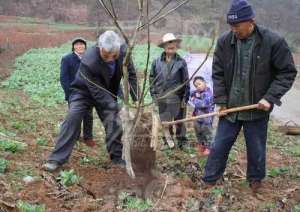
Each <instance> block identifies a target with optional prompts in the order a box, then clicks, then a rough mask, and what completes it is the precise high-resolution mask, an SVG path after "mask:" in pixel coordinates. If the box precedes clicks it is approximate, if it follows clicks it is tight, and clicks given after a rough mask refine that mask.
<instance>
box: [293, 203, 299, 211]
mask: <svg viewBox="0 0 300 212" xmlns="http://www.w3.org/2000/svg"><path fill="white" fill-rule="evenodd" d="M294 210H295V212H300V203H299V204H298V205H295V207H294Z"/></svg>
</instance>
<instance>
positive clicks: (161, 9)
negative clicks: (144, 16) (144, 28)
mask: <svg viewBox="0 0 300 212" xmlns="http://www.w3.org/2000/svg"><path fill="white" fill-rule="evenodd" d="M171 1H173V0H169V1H167V2H166V3H165V4H164V5H163V6H162V7H161V8H160V9H159V10H158V11H157V13H155V15H153V16H152V17H151V18H150V19H149V20H147V23H149V22H150V21H152V20H153V19H154V18H156V17H157V16H158V15H159V14H160V13H161V11H163V9H165V8H166V7H167V6H168V5H169V4H170V3H171ZM148 25H149V24H148Z"/></svg>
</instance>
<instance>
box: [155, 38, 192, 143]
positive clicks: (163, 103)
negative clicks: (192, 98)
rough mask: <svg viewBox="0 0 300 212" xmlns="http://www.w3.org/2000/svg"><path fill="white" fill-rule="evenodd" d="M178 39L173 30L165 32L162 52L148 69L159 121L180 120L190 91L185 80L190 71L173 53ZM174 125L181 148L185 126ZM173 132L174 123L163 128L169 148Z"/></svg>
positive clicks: (184, 141) (183, 114)
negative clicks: (167, 127)
mask: <svg viewBox="0 0 300 212" xmlns="http://www.w3.org/2000/svg"><path fill="white" fill-rule="evenodd" d="M180 42H181V40H180V39H177V38H176V37H175V36H174V35H173V34H172V33H167V34H165V35H164V36H163V39H162V42H161V43H160V44H159V47H161V48H164V52H163V53H162V55H161V56H160V57H158V58H157V59H155V60H154V61H153V63H152V68H151V71H150V79H149V81H150V93H151V96H152V98H153V99H154V101H155V102H156V104H157V105H158V109H159V116H160V120H161V121H173V120H179V119H183V118H185V116H186V103H187V101H188V99H189V92H190V87H189V83H188V82H187V81H188V79H189V74H188V69H187V64H186V62H185V60H184V59H183V58H181V57H180V56H179V55H178V54H177V53H176V51H177V49H178V45H179V43H180ZM185 82H187V83H186V84H185V85H184V83H185ZM180 86H181V88H180V89H177V88H178V87H180ZM174 90H176V91H175V92H172V91H174ZM175 127H176V138H177V141H178V146H179V148H182V147H183V146H184V144H185V143H186V141H187V138H186V135H185V134H186V129H185V126H184V124H182V123H180V124H176V125H175ZM173 134H174V133H173V126H170V127H169V129H164V139H165V141H166V142H167V143H168V145H169V146H170V147H171V148H172V147H173V146H174V141H173Z"/></svg>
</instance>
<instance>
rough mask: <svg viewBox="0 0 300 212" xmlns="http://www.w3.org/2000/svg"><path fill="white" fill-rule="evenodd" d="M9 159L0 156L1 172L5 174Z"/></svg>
mask: <svg viewBox="0 0 300 212" xmlns="http://www.w3.org/2000/svg"><path fill="white" fill-rule="evenodd" d="M8 163H9V162H8V160H5V159H2V158H0V174H4V173H5V171H6V169H7V166H8Z"/></svg>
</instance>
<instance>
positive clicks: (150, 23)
mask: <svg viewBox="0 0 300 212" xmlns="http://www.w3.org/2000/svg"><path fill="white" fill-rule="evenodd" d="M188 1H190V0H184V1H183V2H181V3H180V4H178V5H177V6H176V7H174V8H173V9H171V10H169V11H168V12H166V13H165V14H163V15H161V16H159V17H158V18H156V19H154V20H152V21H150V22H148V23H145V24H143V25H141V26H140V27H139V30H142V29H143V28H144V27H145V26H147V25H152V24H155V23H156V22H158V21H160V20H161V19H163V18H164V17H166V16H167V15H169V14H170V13H172V12H174V11H175V10H177V9H178V8H179V7H181V6H182V5H184V4H186V3H187V2H188Z"/></svg>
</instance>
